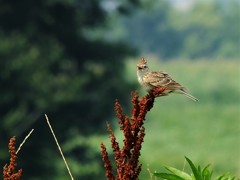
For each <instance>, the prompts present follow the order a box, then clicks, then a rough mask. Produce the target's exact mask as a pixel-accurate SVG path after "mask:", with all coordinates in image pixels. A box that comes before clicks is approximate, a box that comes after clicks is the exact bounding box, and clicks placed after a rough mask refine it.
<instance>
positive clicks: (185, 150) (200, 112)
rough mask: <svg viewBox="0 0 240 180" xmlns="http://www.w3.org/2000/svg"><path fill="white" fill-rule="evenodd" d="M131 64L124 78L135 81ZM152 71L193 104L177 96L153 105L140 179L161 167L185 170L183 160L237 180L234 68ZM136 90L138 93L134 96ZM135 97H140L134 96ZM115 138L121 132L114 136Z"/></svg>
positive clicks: (186, 66)
mask: <svg viewBox="0 0 240 180" xmlns="http://www.w3.org/2000/svg"><path fill="white" fill-rule="evenodd" d="M136 63H137V61H136V60H130V61H129V62H128V63H127V72H126V77H128V80H129V81H136ZM149 66H150V69H152V70H160V69H161V70H164V71H166V72H168V73H169V74H171V75H172V77H173V78H174V79H175V80H176V81H178V82H180V83H181V84H182V85H184V86H186V87H187V88H188V89H189V92H190V93H191V94H192V95H194V96H196V97H197V98H198V99H199V102H194V101H192V100H190V99H188V98H186V97H184V96H182V95H171V96H168V97H162V98H159V99H157V102H156V103H155V106H154V107H153V109H152V110H151V111H150V112H149V113H148V116H147V120H146V123H145V127H146V136H145V141H144V144H143V147H142V151H141V162H142V164H143V168H142V173H141V176H140V179H150V175H149V173H148V171H147V167H149V169H150V171H151V172H154V171H157V172H159V171H162V170H163V168H162V166H163V165H169V166H173V167H175V168H179V169H183V168H185V169H187V166H186V167H185V166H184V164H185V162H184V156H187V157H189V158H190V159H191V160H192V161H193V162H194V163H195V164H197V165H201V166H205V165H207V164H209V163H210V164H211V165H212V166H211V167H212V169H213V170H214V175H215V176H218V175H221V174H223V173H228V172H229V173H230V175H233V176H236V177H238V178H240V64H239V62H238V60H235V61H227V60H225V61H220V60H219V61H210V60H209V61H208V60H199V61H180V60H178V61H170V62H157V60H155V59H153V60H151V61H150V60H149ZM140 89H141V88H139V90H140ZM140 91H141V93H140V95H141V96H142V95H144V94H145V92H144V91H142V90H140ZM117 134H118V135H119V136H120V134H121V132H117Z"/></svg>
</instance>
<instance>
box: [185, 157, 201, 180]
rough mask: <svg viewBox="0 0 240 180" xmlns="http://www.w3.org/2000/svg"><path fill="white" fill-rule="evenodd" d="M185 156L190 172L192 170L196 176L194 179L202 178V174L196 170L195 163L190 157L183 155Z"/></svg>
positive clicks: (199, 179)
mask: <svg viewBox="0 0 240 180" xmlns="http://www.w3.org/2000/svg"><path fill="white" fill-rule="evenodd" d="M185 158H186V160H187V162H188V164H189V165H190V167H191V169H192V172H193V174H194V177H195V178H196V180H203V178H202V176H201V172H199V171H198V170H197V168H196V167H195V165H194V164H193V162H192V161H191V160H190V159H188V158H187V157H186V156H185Z"/></svg>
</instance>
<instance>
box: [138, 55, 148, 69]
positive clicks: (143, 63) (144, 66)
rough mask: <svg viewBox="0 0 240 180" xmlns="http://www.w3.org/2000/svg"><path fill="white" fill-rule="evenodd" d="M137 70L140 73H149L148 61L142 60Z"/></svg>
mask: <svg viewBox="0 0 240 180" xmlns="http://www.w3.org/2000/svg"><path fill="white" fill-rule="evenodd" d="M137 70H138V71H140V72H147V71H148V66H147V61H146V60H145V59H144V58H141V60H140V61H139V63H138V64H137Z"/></svg>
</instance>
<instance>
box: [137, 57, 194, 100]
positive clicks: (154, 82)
mask: <svg viewBox="0 0 240 180" xmlns="http://www.w3.org/2000/svg"><path fill="white" fill-rule="evenodd" d="M137 77H138V82H139V83H140V84H141V85H142V86H143V87H144V88H145V89H146V90H147V91H148V92H150V91H151V90H153V89H154V88H157V87H162V88H165V90H164V91H163V93H162V94H161V96H167V95H169V94H171V93H177V94H183V95H185V96H187V97H188V98H190V99H192V100H194V101H198V99H197V98H196V97H194V96H192V95H191V94H189V93H188V92H187V89H186V88H185V87H183V86H182V85H181V84H179V83H178V82H176V81H175V80H173V79H172V78H171V76H170V75H169V74H168V73H166V72H163V71H149V68H148V65H147V61H146V60H145V59H144V58H141V60H140V61H139V63H138V64H137Z"/></svg>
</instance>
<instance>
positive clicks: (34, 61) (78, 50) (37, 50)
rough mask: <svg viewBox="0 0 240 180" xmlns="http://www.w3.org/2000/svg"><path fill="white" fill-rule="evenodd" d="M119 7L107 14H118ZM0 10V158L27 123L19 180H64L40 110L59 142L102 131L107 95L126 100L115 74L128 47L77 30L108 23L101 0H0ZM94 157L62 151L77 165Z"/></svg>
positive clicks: (125, 87) (126, 87)
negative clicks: (58, 179)
mask: <svg viewBox="0 0 240 180" xmlns="http://www.w3.org/2000/svg"><path fill="white" fill-rule="evenodd" d="M138 2H139V1H131V0H129V1H125V3H122V4H121V7H125V9H127V8H128V7H129V6H130V5H131V8H132V9H133V8H135V7H137V5H138V4H139V3H138ZM119 12H120V10H118V9H116V10H115V11H114V13H116V14H119V15H121V14H123V12H120V13H119ZM0 14H1V15H0V39H1V41H0V86H1V88H0V94H1V101H0V118H1V127H0V137H1V148H0V163H1V164H4V163H5V162H6V159H7V158H8V153H7V149H5V148H4V147H5V146H6V145H7V141H8V139H9V137H11V136H12V135H16V136H17V137H18V139H19V140H21V139H23V137H24V136H25V135H26V133H28V132H29V129H32V128H34V129H35V132H34V134H33V136H32V137H31V141H30V142H29V144H26V146H24V149H23V150H22V151H21V158H19V161H20V162H19V164H21V166H22V167H23V169H24V176H25V177H24V179H36V178H39V177H40V176H41V179H53V177H64V176H63V172H65V167H61V165H60V163H59V161H58V160H59V159H60V156H59V154H58V152H57V150H56V149H55V145H54V141H52V137H51V135H50V132H49V129H48V128H47V126H46V123H45V120H44V114H45V113H47V114H48V116H49V118H50V119H51V121H52V125H53V128H54V129H55V132H56V135H57V136H58V138H59V141H60V144H62V145H63V146H64V145H65V144H68V141H70V140H71V139H75V138H76V137H79V136H84V138H89V136H90V134H91V135H93V134H99V133H103V132H105V131H104V130H103V129H102V127H105V121H106V120H107V119H109V118H111V117H112V113H109V112H112V111H111V109H113V106H112V105H113V103H114V100H115V99H116V98H119V99H127V98H126V94H128V93H129V92H130V91H131V90H132V88H133V86H132V85H131V84H129V83H128V82H127V81H126V80H125V79H124V78H123V75H122V74H123V72H124V63H123V62H124V58H125V57H127V56H129V55H133V54H134V53H135V51H134V50H133V49H132V48H131V47H130V46H128V45H127V44H126V43H124V42H123V41H111V42H110V41H107V40H106V39H104V38H101V39H94V38H91V37H89V36H87V34H85V33H84V32H86V31H87V30H93V29H98V28H99V27H101V28H106V29H107V28H109V27H108V26H107V25H108V20H107V19H108V17H109V16H110V15H111V14H110V13H107V12H106V10H105V9H104V7H103V5H102V4H101V2H100V1H96V0H76V1H62V0H39V1H31V0H25V1H21V2H20V1H16V0H13V1H8V0H2V1H0ZM122 103H125V104H126V101H125V102H124V101H123V102H122ZM89 152H91V155H92V156H89ZM97 153H98V152H97ZM97 155H98V154H96V151H95V150H93V149H91V148H90V147H88V146H85V145H83V144H80V145H79V144H78V142H75V143H74V144H72V146H71V149H70V148H69V149H68V152H67V153H66V156H68V157H69V158H70V159H74V160H75V164H77V162H78V164H81V165H86V164H94V163H95V158H96V157H97ZM50 159H51V160H50ZM97 164H98V169H97V172H96V174H97V175H96V174H94V175H92V174H91V172H90V171H84V173H85V174H84V173H82V174H81V175H80V174H78V176H76V177H75V178H80V177H83V176H84V177H86V176H88V175H90V176H91V178H93V179H96V177H98V176H99V173H101V166H100V165H99V164H100V159H99V161H98V162H97ZM79 167H80V165H79ZM75 169H77V167H75ZM65 176H67V173H66V175H65ZM94 176H95V178H94ZM65 179H66V178H65Z"/></svg>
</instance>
